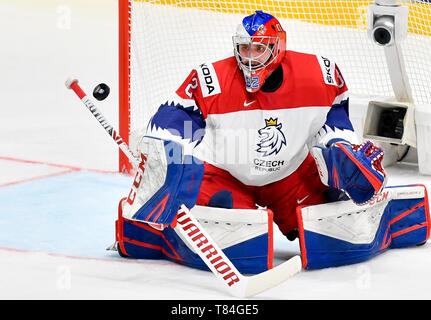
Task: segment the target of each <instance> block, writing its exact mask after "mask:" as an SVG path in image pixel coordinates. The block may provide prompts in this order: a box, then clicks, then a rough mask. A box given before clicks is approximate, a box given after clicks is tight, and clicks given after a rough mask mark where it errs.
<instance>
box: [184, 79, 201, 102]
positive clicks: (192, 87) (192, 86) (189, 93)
mask: <svg viewBox="0 0 431 320" xmlns="http://www.w3.org/2000/svg"><path fill="white" fill-rule="evenodd" d="M197 87H198V79H197V78H196V77H193V78H192V81H191V82H190V83H189V84H188V85H187V87H186V90H185V93H186V95H187V96H188V97H189V98H192V97H193V93H192V90H195V89H196V88H197Z"/></svg>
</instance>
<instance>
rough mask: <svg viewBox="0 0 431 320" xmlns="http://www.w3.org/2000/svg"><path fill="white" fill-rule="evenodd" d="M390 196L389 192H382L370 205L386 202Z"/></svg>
mask: <svg viewBox="0 0 431 320" xmlns="http://www.w3.org/2000/svg"><path fill="white" fill-rule="evenodd" d="M388 196H389V191H385V192H382V193H380V194H379V195H378V196H377V198H376V199H374V200H372V201H370V202H369V204H370V205H371V206H372V205H374V204H376V203H379V202H382V201H383V200H386V199H387V198H388Z"/></svg>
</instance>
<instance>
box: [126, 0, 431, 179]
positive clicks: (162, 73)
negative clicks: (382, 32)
mask: <svg viewBox="0 0 431 320" xmlns="http://www.w3.org/2000/svg"><path fill="white" fill-rule="evenodd" d="M118 1H119V59H120V61H119V81H120V83H119V90H120V92H119V95H120V110H119V113H120V115H119V119H120V123H119V128H120V129H119V130H120V135H121V136H122V137H123V138H124V140H125V141H126V142H127V143H128V144H129V145H130V148H131V149H132V150H135V149H136V143H137V141H136V138H137V137H138V136H139V135H141V134H143V133H144V132H145V130H146V127H147V124H148V121H149V119H150V117H151V116H152V115H153V114H154V112H155V111H156V110H157V108H158V107H159V106H160V104H162V103H164V102H166V101H167V100H168V99H169V97H170V96H172V94H173V93H174V92H175V90H176V89H177V88H178V87H179V86H180V85H181V83H182V82H183V81H184V79H185V78H186V77H187V75H188V74H189V72H190V71H191V70H192V69H193V68H195V67H196V66H198V65H199V64H201V63H203V62H212V61H215V60H219V59H223V58H226V57H228V56H231V55H233V48H232V35H233V33H234V32H235V30H236V26H237V25H238V24H239V23H240V22H241V21H242V18H243V17H244V16H246V15H249V14H252V13H253V12H254V10H263V11H265V12H268V13H270V14H272V15H274V16H276V17H277V18H278V20H279V21H280V22H281V24H282V25H283V27H284V29H285V30H286V32H287V49H288V50H294V51H301V52H307V53H315V54H320V55H322V56H325V57H328V58H331V59H333V60H334V61H335V62H336V63H337V64H338V66H339V67H340V69H341V72H342V73H343V77H344V78H345V80H346V83H347V86H348V87H349V92H350V95H351V96H358V97H363V98H370V99H371V98H375V97H380V98H383V99H384V98H391V97H393V96H394V92H393V88H392V85H391V80H390V77H389V74H388V66H387V63H386V60H385V54H384V52H383V48H382V47H381V46H378V45H376V44H374V43H373V42H372V41H371V40H370V39H369V38H368V36H367V13H368V6H369V5H370V4H371V3H372V2H373V1H370V0H368V1H366V0H320V1H319V0H296V1H294V0H291V1H271V0H250V1H239V0H201V1H198V0H158V1H156V0H153V1H151V0H148V1H139V0H118ZM398 4H403V5H407V6H408V7H409V16H408V35H407V38H406V39H405V40H404V41H403V42H402V43H401V45H402V49H403V55H404V63H405V67H406V71H407V75H408V81H409V83H410V87H411V91H412V96H413V99H414V101H415V103H422V104H431V90H430V83H431V25H430V21H431V0H417V1H399V2H398ZM130 169H131V165H130V164H129V162H128V160H127V158H126V157H125V156H124V155H122V154H121V153H120V168H119V170H120V171H121V172H129V171H130Z"/></svg>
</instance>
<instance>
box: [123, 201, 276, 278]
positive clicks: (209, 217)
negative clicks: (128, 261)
mask: <svg viewBox="0 0 431 320" xmlns="http://www.w3.org/2000/svg"><path fill="white" fill-rule="evenodd" d="M125 200H126V199H123V200H122V201H121V202H120V205H119V216H118V220H117V221H116V242H117V244H118V247H119V249H120V250H121V252H122V254H123V255H125V256H129V257H132V258H137V259H167V260H170V261H174V262H176V263H180V264H183V265H186V266H189V267H192V268H197V269H201V270H209V269H208V267H207V266H206V265H205V263H204V262H203V261H202V259H201V258H200V257H199V256H198V254H197V253H195V252H194V251H193V249H192V248H190V247H188V245H187V244H186V243H185V242H184V241H183V240H182V239H181V236H180V234H179V233H177V232H176V231H175V229H174V228H172V227H167V228H165V229H164V230H162V231H161V230H156V229H154V228H152V227H151V226H149V225H148V224H146V223H142V222H139V221H133V220H129V219H125V218H124V217H123V215H122V207H123V206H122V203H124V201H125ZM192 212H193V215H194V216H195V217H196V218H197V219H198V220H199V221H200V222H201V224H202V225H203V227H204V228H205V230H206V231H207V232H208V233H209V234H210V235H211V237H212V238H213V239H214V241H215V242H216V243H217V244H218V245H219V246H220V248H221V249H222V250H223V252H224V253H225V254H226V256H227V257H228V258H229V259H230V260H231V261H232V263H233V264H234V265H235V267H236V268H237V269H238V271H239V272H241V273H246V274H247V273H249V274H254V273H260V272H263V271H266V270H268V269H270V268H272V262H273V237H272V223H273V220H272V212H271V211H270V210H248V209H238V210H230V209H222V208H211V207H202V206H195V207H194V208H193V209H192ZM181 222H182V221H181V219H180V218H179V219H178V220H177V223H181ZM189 230H190V232H193V233H194V234H196V237H199V231H198V230H196V229H194V228H190V229H189ZM204 241H205V239H202V242H204ZM207 253H208V255H212V256H214V257H216V256H217V255H216V252H214V249H212V248H208V250H207Z"/></svg>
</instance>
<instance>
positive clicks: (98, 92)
mask: <svg viewBox="0 0 431 320" xmlns="http://www.w3.org/2000/svg"><path fill="white" fill-rule="evenodd" d="M109 92H110V89H109V87H108V85H107V84H105V83H100V84H98V85H97V86H96V87H95V88H94V90H93V97H95V98H96V99H97V100H99V101H102V100H105V99H106V97H107V96H108V95H109Z"/></svg>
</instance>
